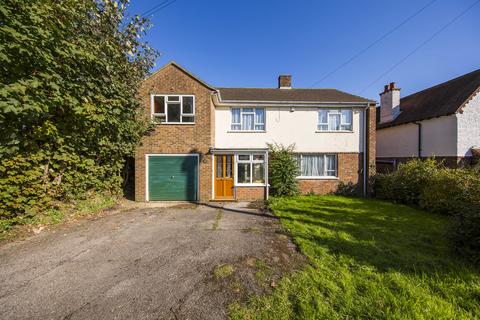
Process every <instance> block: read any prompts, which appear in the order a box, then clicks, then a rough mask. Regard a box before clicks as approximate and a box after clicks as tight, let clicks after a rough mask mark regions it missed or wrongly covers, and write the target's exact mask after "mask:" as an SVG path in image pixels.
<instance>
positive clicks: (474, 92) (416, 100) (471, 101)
mask: <svg viewBox="0 0 480 320" xmlns="http://www.w3.org/2000/svg"><path fill="white" fill-rule="evenodd" d="M479 148H480V70H476V71H473V72H471V73H468V74H465V75H463V76H460V77H458V78H455V79H452V80H449V81H447V82H444V83H441V84H438V85H436V86H433V87H431V88H428V89H425V90H422V91H419V92H417V93H414V94H411V95H409V96H407V97H404V98H400V88H397V87H396V86H395V83H394V82H392V83H390V84H389V85H386V86H385V88H384V91H383V92H382V93H381V94H380V107H379V108H377V146H376V157H377V161H376V163H377V170H378V171H380V172H381V171H386V170H391V169H395V168H396V165H397V164H398V163H399V162H403V161H406V160H408V159H411V158H428V157H435V158H436V159H439V160H443V161H444V163H445V164H446V165H447V166H451V167H455V166H458V165H463V164H468V163H470V162H471V161H472V159H474V158H476V157H477V155H478V153H479V152H480V149H479Z"/></svg>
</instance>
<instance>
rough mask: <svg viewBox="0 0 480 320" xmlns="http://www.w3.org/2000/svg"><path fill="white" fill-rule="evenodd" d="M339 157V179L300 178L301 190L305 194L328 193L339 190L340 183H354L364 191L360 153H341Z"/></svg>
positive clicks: (358, 190) (358, 189)
mask: <svg viewBox="0 0 480 320" xmlns="http://www.w3.org/2000/svg"><path fill="white" fill-rule="evenodd" d="M337 157H338V179H319V180H313V179H302V180H299V188H300V192H301V193H303V194H307V193H315V194H326V193H332V192H335V191H337V189H338V185H339V184H340V183H341V182H343V183H349V182H350V183H352V184H353V185H354V186H355V187H356V189H357V192H359V193H360V192H361V191H362V170H361V169H362V166H363V163H362V159H363V154H360V153H339V154H338V155H337Z"/></svg>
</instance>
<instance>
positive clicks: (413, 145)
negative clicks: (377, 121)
mask: <svg viewBox="0 0 480 320" xmlns="http://www.w3.org/2000/svg"><path fill="white" fill-rule="evenodd" d="M420 123H421V124H422V154H421V156H422V157H431V156H437V157H449V156H456V155H457V119H456V117H455V115H450V116H445V117H439V118H434V119H428V120H423V121H420ZM418 143H419V141H418V126H417V125H416V124H414V123H407V124H403V125H399V126H394V127H390V128H385V129H381V130H377V158H391V157H395V158H399V157H401V158H403V157H418V156H419V155H418Z"/></svg>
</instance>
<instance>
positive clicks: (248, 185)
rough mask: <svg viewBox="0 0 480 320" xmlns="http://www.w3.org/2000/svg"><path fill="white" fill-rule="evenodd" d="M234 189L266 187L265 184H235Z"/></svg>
mask: <svg viewBox="0 0 480 320" xmlns="http://www.w3.org/2000/svg"><path fill="white" fill-rule="evenodd" d="M235 187H266V185H265V183H237V184H236V185H235Z"/></svg>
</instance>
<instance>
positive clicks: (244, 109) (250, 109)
mask: <svg viewBox="0 0 480 320" xmlns="http://www.w3.org/2000/svg"><path fill="white" fill-rule="evenodd" d="M243 112H253V108H243Z"/></svg>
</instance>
